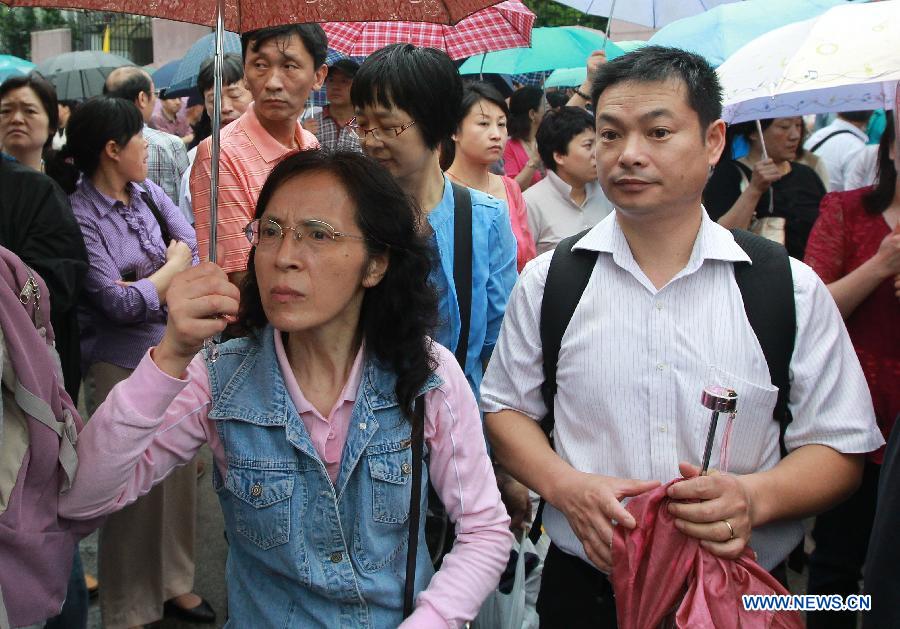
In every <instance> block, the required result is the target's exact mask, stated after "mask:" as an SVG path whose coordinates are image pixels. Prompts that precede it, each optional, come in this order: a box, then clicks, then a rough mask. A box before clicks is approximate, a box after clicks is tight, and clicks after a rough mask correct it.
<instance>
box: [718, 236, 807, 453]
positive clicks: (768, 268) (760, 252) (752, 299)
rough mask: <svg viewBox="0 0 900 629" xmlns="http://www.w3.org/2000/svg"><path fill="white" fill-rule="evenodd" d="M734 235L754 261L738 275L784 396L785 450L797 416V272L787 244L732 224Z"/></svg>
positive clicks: (778, 405) (739, 267) (780, 413)
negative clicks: (793, 402)
mask: <svg viewBox="0 0 900 629" xmlns="http://www.w3.org/2000/svg"><path fill="white" fill-rule="evenodd" d="M731 233H732V234H734V239H735V241H737V244H738V245H740V247H741V249H743V250H744V251H745V252H746V253H747V255H748V256H750V260H751V262H752V263H751V264H747V263H745V262H738V263H736V264H735V265H734V278H735V280H736V281H737V285H738V288H739V289H740V291H741V298H742V299H743V300H744V311H745V312H746V313H747V319H748V320H749V321H750V327H752V328H753V332H754V333H755V334H756V338H757V339H759V344H760V346H761V347H762V351H763V355H764V356H765V358H766V364H767V365H768V366H769V376H770V377H771V379H772V384H774V385H775V386H776V387H778V400H777V401H776V402H775V410H774V412H773V413H772V415H773V417H774V419H775V421H777V422H778V424H779V427H780V438H779V446H780V449H781V455H782V456H785V455H787V449H786V448H785V445H784V433H785V430H787V426H788V424H789V423H790V422H791V413H790V410H789V409H788V401H789V399H790V389H791V383H790V366H791V356H792V355H793V353H794V341H795V338H796V334H797V312H796V308H795V305H794V278H793V275H792V274H791V264H790V258H789V257H788V254H787V250H786V249H785V248H784V247H783V246H781V245H779V244H777V243H774V242H772V241H770V240H766V239H765V238H762V237H760V236H756V235H754V234H751V233H750V232H747V231H744V230H741V229H734V230H731Z"/></svg>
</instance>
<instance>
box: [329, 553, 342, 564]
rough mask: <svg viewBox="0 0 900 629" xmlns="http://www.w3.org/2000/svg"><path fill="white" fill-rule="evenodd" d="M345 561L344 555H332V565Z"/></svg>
mask: <svg viewBox="0 0 900 629" xmlns="http://www.w3.org/2000/svg"><path fill="white" fill-rule="evenodd" d="M343 559H344V554H343V553H331V563H341V561H342V560H343Z"/></svg>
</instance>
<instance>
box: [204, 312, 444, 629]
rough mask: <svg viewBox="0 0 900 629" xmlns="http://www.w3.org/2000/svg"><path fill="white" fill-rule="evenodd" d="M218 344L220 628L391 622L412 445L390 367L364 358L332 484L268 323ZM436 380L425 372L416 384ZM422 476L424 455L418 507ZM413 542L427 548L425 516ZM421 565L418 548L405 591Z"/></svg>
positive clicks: (425, 569) (421, 575)
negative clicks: (223, 560)
mask: <svg viewBox="0 0 900 629" xmlns="http://www.w3.org/2000/svg"><path fill="white" fill-rule="evenodd" d="M219 354H220V355H219V358H218V360H216V361H215V362H208V361H207V369H208V373H209V384H210V389H211V393H212V399H213V400H214V402H213V407H212V408H211V410H210V412H209V419H210V420H212V421H213V422H214V423H215V426H216V430H217V432H218V435H219V437H220V438H221V440H222V443H223V445H224V450H225V458H226V462H227V469H226V472H225V476H224V478H223V477H222V475H221V474H220V473H219V471H218V469H215V471H214V478H213V483H214V487H215V489H216V492H217V494H218V496H219V500H220V502H221V505H222V511H223V513H224V516H225V524H226V527H227V530H228V531H229V533H230V535H229V544H230V547H229V556H228V566H227V574H226V579H227V582H228V593H229V601H228V605H229V613H230V617H231V619H230V622H229V626H241V627H247V626H253V627H329V629H331V628H334V629H337V628H342V627H346V628H351V627H353V628H357V627H373V628H374V627H378V628H381V627H396V626H397V625H399V624H400V622H401V620H402V606H403V586H404V580H405V566H406V547H407V534H408V526H409V524H408V522H407V520H408V516H409V503H410V492H411V486H412V483H411V482H410V479H411V465H412V451H411V447H410V428H411V426H410V423H409V421H408V420H407V419H406V418H405V417H404V416H403V415H402V414H401V412H400V408H399V406H398V402H397V399H396V397H395V394H394V384H395V376H394V374H392V373H391V372H389V371H386V370H384V369H382V368H381V367H380V366H379V365H378V364H377V363H376V362H375V361H374V360H372V359H370V358H368V357H367V358H366V363H365V366H364V369H363V376H362V382H361V384H360V391H359V395H358V397H357V401H356V405H355V407H354V409H353V415H352V418H351V423H350V429H349V433H348V436H347V443H346V446H345V448H344V451H343V456H342V461H341V468H340V472H339V475H338V480H337V483H336V484H335V485H332V483H331V480H330V479H329V477H328V475H327V473H326V470H325V467H324V465H323V464H322V462H321V460H320V459H319V457H318V455H317V454H316V451H315V448H314V447H313V444H312V442H311V440H310V437H309V434H308V433H307V430H306V427H305V426H304V424H303V421H302V419H301V418H300V416H299V414H298V413H297V410H296V409H295V408H294V405H293V403H292V401H291V399H290V396H289V394H288V392H287V389H286V387H285V383H284V380H283V378H282V374H281V371H280V369H279V367H278V361H277V358H276V354H275V348H274V337H273V333H272V330H271V328H266V329H265V330H262V331H261V332H260V333H259V335H258V336H256V337H248V338H243V339H236V340H233V341H230V342H228V343H226V344H224V345H222V346H220V351H219ZM440 384H441V380H440V378H439V377H438V376H436V375H432V376H431V377H430V379H429V380H428V381H427V382H426V384H425V385H424V387H423V389H422V393H424V392H425V391H428V390H430V389H433V388H435V387H437V386H439V385H440ZM260 391H265V392H267V394H266V395H264V396H262V395H259V392H260ZM427 483H428V473H427V469H426V466H424V465H423V473H422V485H423V491H422V505H421V512H422V513H423V514H424V513H425V509H426V506H427V505H426V502H427V494H428V492H427V491H425V488H426V487H427ZM422 521H423V523H424V518H423V519H422ZM419 548H420V549H425V548H426V546H425V539H424V525H423V526H421V527H420V529H419ZM432 575H433V569H432V567H431V563H430V561H429V558H428V553H427V552H419V555H418V563H417V570H416V585H415V591H416V593H418V592H420V591H422V590H423V589H425V587H426V586H427V585H428V582H429V581H430V579H431V577H432Z"/></svg>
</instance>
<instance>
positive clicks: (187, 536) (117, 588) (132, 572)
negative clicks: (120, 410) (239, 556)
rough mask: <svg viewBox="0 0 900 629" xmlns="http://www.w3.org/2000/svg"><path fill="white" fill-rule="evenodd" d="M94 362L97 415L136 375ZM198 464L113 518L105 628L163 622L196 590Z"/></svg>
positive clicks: (103, 591)
mask: <svg viewBox="0 0 900 629" xmlns="http://www.w3.org/2000/svg"><path fill="white" fill-rule="evenodd" d="M131 371H132V370H130V369H125V368H123V367H119V366H117V365H112V364H110V363H95V364H94V365H92V366H91V368H90V369H89V370H88V374H87V377H86V378H85V396H86V399H85V403H86V405H87V409H88V412H89V413H90V414H91V415H93V414H94V411H95V410H96V409H97V406H99V405H100V403H102V401H103V400H105V399H106V396H107V395H108V394H109V392H110V390H111V389H112V388H113V387H114V386H115V385H116V384H117V383H119V382H120V381H122V380H124V379H125V378H127V377H128V376H129V375H130V374H131ZM196 507H197V460H196V459H194V460H193V461H191V462H190V463H189V464H187V465H185V466H183V467H179V468H177V469H176V470H174V471H173V472H172V473H171V474H170V475H169V476H168V477H167V478H166V479H165V480H164V481H163V482H161V483H159V484H158V485H156V486H155V487H154V488H153V489H151V490H150V493H148V494H147V495H146V496H141V497H140V498H138V499H137V500H136V501H135V502H133V503H132V504H130V505H128V506H127V507H125V508H124V509H122V510H121V511H117V512H116V513H113V514H112V515H110V516H109V517H108V518H107V520H106V523H105V524H104V525H103V528H102V529H101V530H100V541H99V547H98V550H97V553H98V556H97V563H98V573H99V574H98V575H97V576H98V579H99V581H100V613H101V616H102V618H103V626H104V627H105V628H106V629H120V628H122V629H124V628H127V627H134V626H136V625H144V624H149V623H152V622H156V621H157V620H160V619H161V618H162V616H163V603H165V601H167V600H169V599H170V598H173V597H175V596H179V595H181V594H187V593H188V592H191V591H192V590H193V588H194V528H195V523H196Z"/></svg>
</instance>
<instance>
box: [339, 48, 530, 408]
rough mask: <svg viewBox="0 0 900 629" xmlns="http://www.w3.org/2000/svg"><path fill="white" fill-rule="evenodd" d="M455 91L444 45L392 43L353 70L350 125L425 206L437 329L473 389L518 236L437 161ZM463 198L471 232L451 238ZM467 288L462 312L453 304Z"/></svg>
mask: <svg viewBox="0 0 900 629" xmlns="http://www.w3.org/2000/svg"><path fill="white" fill-rule="evenodd" d="M462 97H463V88H462V79H461V78H460V76H459V72H458V71H457V70H456V66H455V65H454V64H453V61H451V60H450V57H448V56H447V53H445V52H442V51H440V50H436V49H434V48H417V47H416V46H413V45H412V44H394V45H391V46H386V47H384V48H382V49H380V50H378V51H376V52H374V53H373V54H371V55H369V57H368V58H366V60H365V61H364V62H363V63H362V65H361V66H360V67H359V71H358V72H357V73H356V76H354V77H353V85H352V86H351V88H350V100H351V101H352V102H353V107H354V110H355V112H356V117H355V118H354V119H353V120H352V121H351V122H350V124H351V128H353V129H354V131H355V132H356V134H357V136H359V139H360V146H361V147H362V150H363V152H364V153H365V154H366V155H368V156H369V157H371V158H373V159H374V160H375V161H377V162H379V163H380V164H382V165H383V166H384V167H385V168H387V169H388V171H390V173H391V174H392V175H393V176H394V177H396V178H397V181H398V182H399V183H400V186H401V188H403V190H405V191H406V193H407V194H409V195H410V196H412V198H413V199H414V200H415V201H416V203H417V205H418V206H419V208H421V210H422V212H423V213H424V214H425V217H426V219H427V222H425V221H423V222H422V223H421V224H420V229H421V230H422V233H423V234H426V235H427V236H428V237H429V238H430V244H431V247H432V251H433V253H434V255H435V257H436V258H437V259H438V260H439V261H440V264H437V265H435V266H434V267H433V269H432V272H431V286H433V287H434V288H435V289H436V290H437V292H438V328H437V329H436V330H435V333H434V337H435V340H436V341H437V342H438V343H440V344H441V345H444V346H445V347H448V348H450V349H451V350H452V351H453V352H454V353H455V354H456V356H457V359H458V360H459V362H460V364H461V365H462V366H463V371H464V372H465V374H466V378H468V380H469V385H470V386H471V387H472V391H473V392H474V393H475V397H476V398H477V397H478V391H479V388H480V386H481V378H482V376H483V374H484V364H485V363H486V362H487V360H488V359H489V358H490V355H491V352H492V351H493V349H494V343H495V342H496V341H497V336H498V335H499V334H500V324H501V322H502V320H503V313H504V312H505V311H506V301H507V299H509V293H510V292H511V291H512V287H513V284H515V282H516V239H515V236H514V235H513V231H512V227H511V226H510V220H509V212H508V211H507V209H506V207H505V206H504V204H503V202H502V201H500V200H499V199H496V198H494V197H491V196H489V195H487V194H485V193H483V192H481V191H479V190H475V189H473V188H469V187H467V186H464V185H462V184H455V183H454V182H452V181H451V180H450V178H448V177H446V176H444V173H443V171H442V170H441V163H440V157H439V152H440V151H439V148H440V145H441V143H442V141H444V140H447V139H449V138H450V136H451V135H452V134H454V133H455V132H456V128H457V125H458V124H459V120H460V118H461V112H462ZM457 201H459V203H457ZM466 201H468V204H467V203H466ZM466 205H471V212H470V214H471V221H470V225H471V236H470V235H469V234H468V233H467V234H465V235H462V234H460V236H461V237H460V238H457V234H456V229H457V227H456V226H457V224H464V222H460V223H457V218H458V217H464V216H466V214H467V212H466V207H465V206H466ZM467 241H471V247H472V248H471V262H470V268H466V270H465V271H463V269H462V267H461V266H458V267H456V268H455V267H454V264H456V261H457V260H464V259H465V256H464V255H463V254H462V253H461V254H460V255H459V256H455V254H454V251H455V247H456V246H457V245H458V244H459V243H466V242H467ZM457 270H459V272H460V273H465V274H466V275H467V276H468V277H469V278H470V280H469V281H470V282H471V286H470V290H469V291H463V290H462V286H457V282H456V280H457ZM466 292H469V297H470V299H469V305H468V308H467V309H466V310H467V311H466V313H465V314H466V315H467V316H466V317H465V318H464V317H463V316H462V310H463V307H462V306H461V305H460V303H461V301H464V298H465V295H466ZM461 296H463V297H462V299H461ZM466 320H468V333H466V330H465V323H466Z"/></svg>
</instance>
